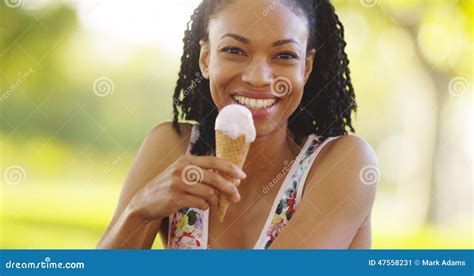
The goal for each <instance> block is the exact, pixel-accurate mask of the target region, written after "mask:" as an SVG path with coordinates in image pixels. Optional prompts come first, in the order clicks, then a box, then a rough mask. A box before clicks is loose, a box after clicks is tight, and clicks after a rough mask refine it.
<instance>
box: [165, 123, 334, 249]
mask: <svg viewBox="0 0 474 276" xmlns="http://www.w3.org/2000/svg"><path fill="white" fill-rule="evenodd" d="M198 137H199V134H198V128H197V125H194V126H193V129H192V134H191V142H190V144H189V145H188V154H189V152H190V147H191V145H192V143H193V142H194V141H196V139H197V138H198ZM338 137H340V136H337V137H330V138H327V139H326V140H324V141H322V142H321V141H320V139H319V137H318V136H316V135H315V134H310V135H309V136H308V139H307V140H306V142H305V144H304V146H303V148H302V149H301V152H300V153H299V154H298V156H297V157H296V159H295V160H294V162H291V169H290V170H289V171H288V173H287V175H286V178H285V180H284V181H283V183H282V185H281V187H280V190H279V192H278V194H277V197H276V198H275V201H274V203H273V206H272V208H271V213H270V214H269V216H268V217H267V220H266V223H265V225H264V227H263V229H262V231H261V233H260V236H259V238H258V240H257V242H256V244H255V246H254V249H267V248H269V247H270V245H271V244H272V242H273V241H274V240H275V239H276V238H277V236H278V234H279V233H280V231H281V230H282V228H283V227H284V226H285V225H286V224H288V222H289V221H290V220H291V218H292V216H293V215H294V213H295V211H296V209H297V207H298V204H299V203H300V201H301V197H302V193H303V187H304V184H305V182H306V177H307V176H308V173H309V170H310V169H311V167H312V164H313V162H314V160H315V159H316V156H317V155H318V153H319V152H320V151H321V149H322V148H323V147H324V146H325V145H326V144H327V143H328V142H330V141H332V140H334V139H336V138H338ZM208 221H209V209H207V210H200V209H197V208H183V209H181V210H179V211H178V212H176V213H174V214H172V215H170V216H169V222H170V223H169V226H168V227H169V228H168V244H167V248H168V249H210V247H209V245H208V236H207V235H208Z"/></svg>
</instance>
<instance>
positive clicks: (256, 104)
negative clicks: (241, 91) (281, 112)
mask: <svg viewBox="0 0 474 276" xmlns="http://www.w3.org/2000/svg"><path fill="white" fill-rule="evenodd" d="M233 98H234V99H235V100H236V101H237V102H238V103H239V104H242V105H246V106H248V107H250V108H254V109H259V108H267V107H270V106H272V105H273V104H274V103H275V102H276V99H252V98H246V97H243V96H238V95H234V96H233Z"/></svg>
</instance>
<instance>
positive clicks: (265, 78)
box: [242, 59, 272, 87]
mask: <svg viewBox="0 0 474 276" xmlns="http://www.w3.org/2000/svg"><path fill="white" fill-rule="evenodd" d="M242 81H244V82H246V83H248V84H249V85H252V86H254V87H263V86H267V85H270V84H271V82H272V71H271V68H270V66H269V65H268V63H267V61H266V60H265V59H260V60H258V61H257V60H256V61H255V62H252V63H250V64H249V65H248V66H247V68H246V70H245V72H244V73H243V74H242Z"/></svg>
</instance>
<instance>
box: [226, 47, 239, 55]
mask: <svg viewBox="0 0 474 276" xmlns="http://www.w3.org/2000/svg"><path fill="white" fill-rule="evenodd" d="M221 51H222V52H225V53H229V54H233V55H243V54H244V52H243V51H242V50H240V49H239V48H237V47H225V48H224V49H222V50H221Z"/></svg>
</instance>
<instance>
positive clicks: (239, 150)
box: [216, 130, 250, 222]
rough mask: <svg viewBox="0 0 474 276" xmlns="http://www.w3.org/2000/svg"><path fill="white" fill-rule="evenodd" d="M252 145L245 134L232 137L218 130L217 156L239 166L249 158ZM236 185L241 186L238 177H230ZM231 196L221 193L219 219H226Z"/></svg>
mask: <svg viewBox="0 0 474 276" xmlns="http://www.w3.org/2000/svg"><path fill="white" fill-rule="evenodd" d="M249 147H250V143H247V142H246V140H245V136H243V135H242V136H239V137H238V138H237V139H232V137H230V136H228V135H227V134H225V133H224V132H221V131H219V130H216V156H217V157H219V158H222V159H225V160H227V161H229V162H231V163H233V164H234V165H236V166H237V167H239V168H242V167H243V165H244V162H245V158H247V153H248V150H249ZM230 181H231V182H232V183H233V184H234V185H235V186H239V182H238V181H237V179H230ZM229 202H230V200H229V198H228V197H227V196H226V195H224V194H223V193H221V194H219V204H218V210H219V216H218V217H219V221H220V222H222V221H224V217H225V214H226V213H227V208H229Z"/></svg>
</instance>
